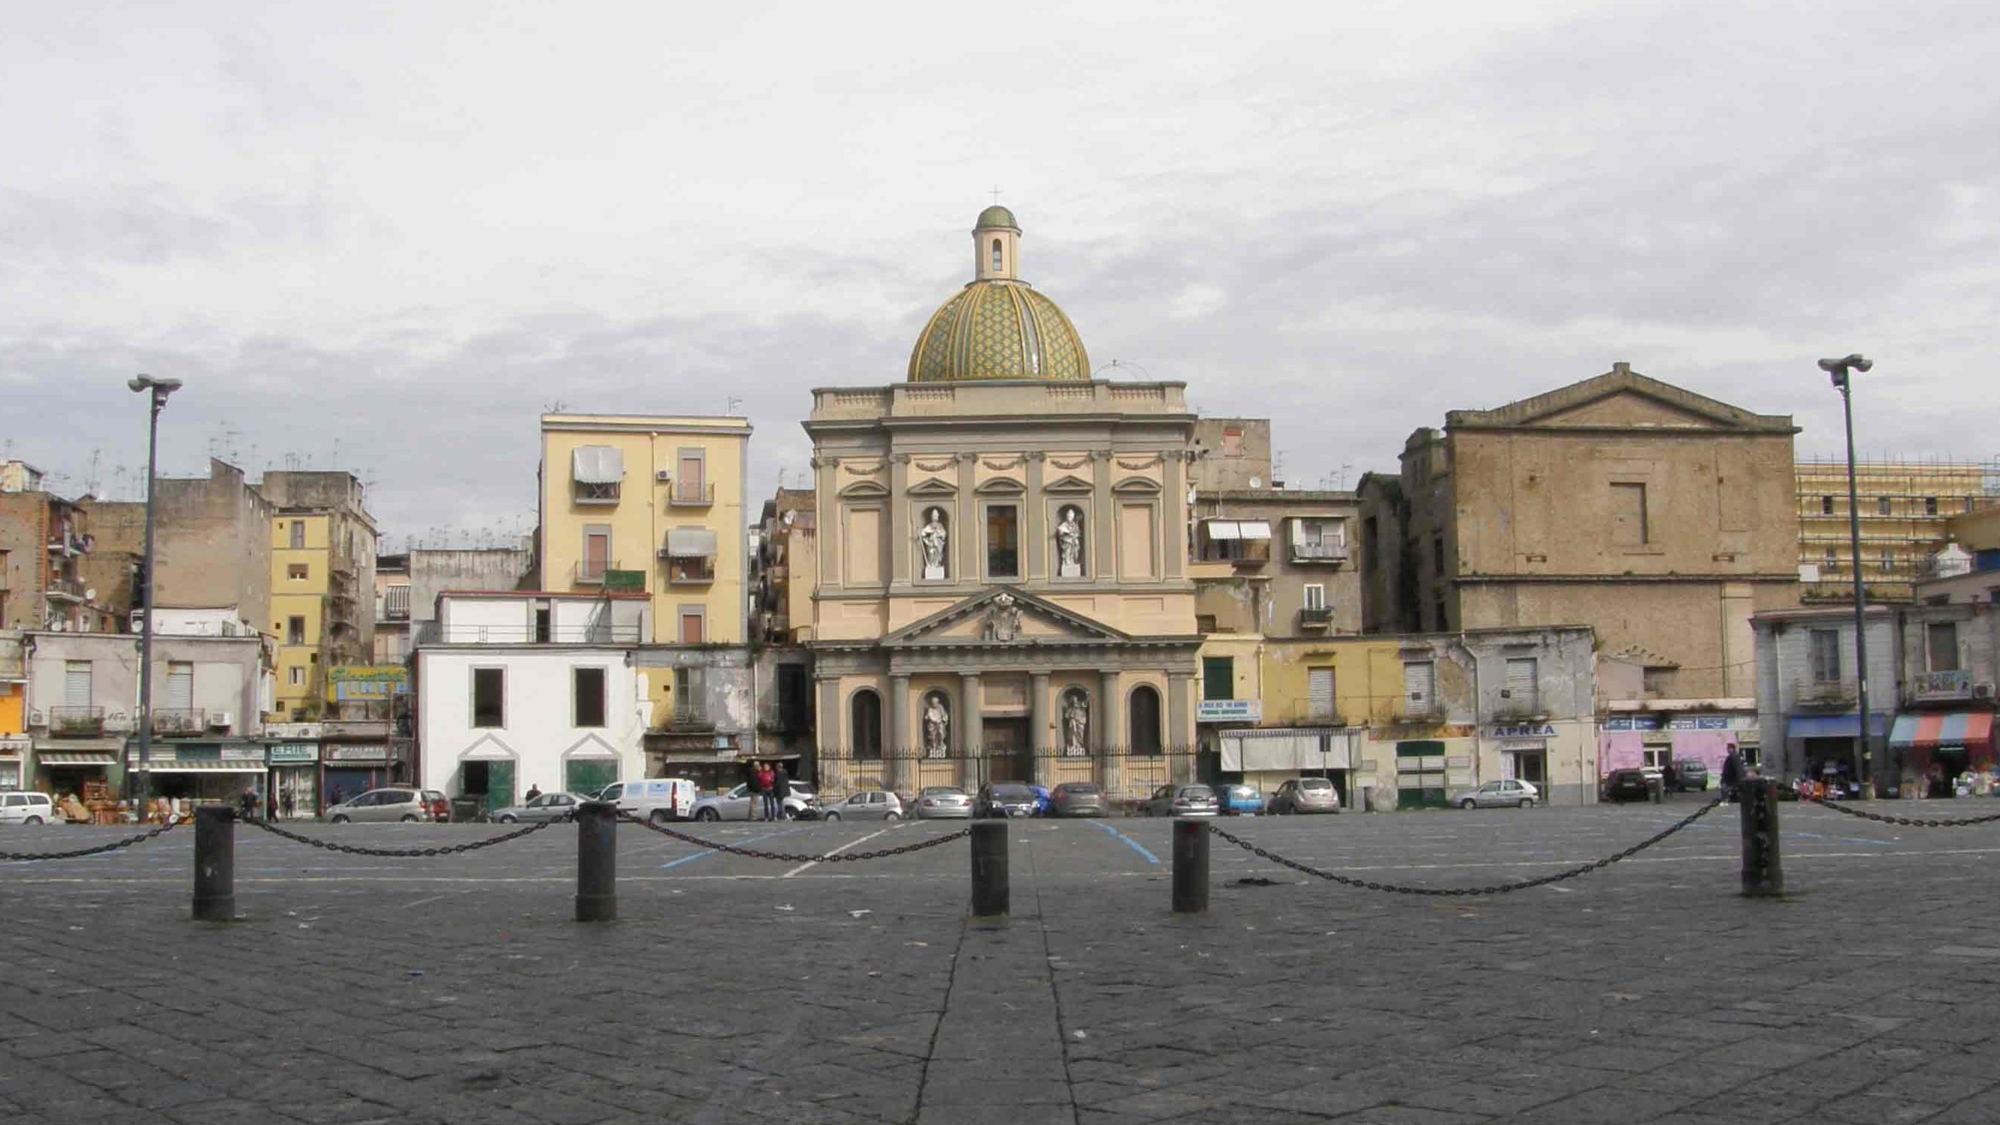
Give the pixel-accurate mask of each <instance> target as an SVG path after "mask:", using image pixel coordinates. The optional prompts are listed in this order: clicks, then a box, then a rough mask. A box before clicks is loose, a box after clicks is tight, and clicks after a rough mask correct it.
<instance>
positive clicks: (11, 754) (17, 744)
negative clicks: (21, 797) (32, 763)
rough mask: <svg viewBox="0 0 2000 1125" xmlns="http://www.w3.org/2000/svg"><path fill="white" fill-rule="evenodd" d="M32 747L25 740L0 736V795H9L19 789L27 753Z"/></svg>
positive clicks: (30, 743)
mask: <svg viewBox="0 0 2000 1125" xmlns="http://www.w3.org/2000/svg"><path fill="white" fill-rule="evenodd" d="M33 746H34V743H32V742H30V741H29V740H28V739H26V738H13V737H9V736H6V735H0V793H11V792H13V791H14V790H16V789H19V788H20V787H21V777H22V775H23V774H24V773H25V772H26V770H25V768H24V767H25V766H26V763H27V760H28V751H29V750H30V749H31V748H33Z"/></svg>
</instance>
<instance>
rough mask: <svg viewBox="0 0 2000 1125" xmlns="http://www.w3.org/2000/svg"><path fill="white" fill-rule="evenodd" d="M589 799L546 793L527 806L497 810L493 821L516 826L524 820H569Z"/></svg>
mask: <svg viewBox="0 0 2000 1125" xmlns="http://www.w3.org/2000/svg"><path fill="white" fill-rule="evenodd" d="M587 799H588V798H584V797H579V796H577V795H576V794H574V793H563V792H560V791H558V792H555V793H544V794H542V795H541V796H539V797H536V798H535V799H534V800H532V801H529V802H528V803H527V804H525V805H514V806H511V807H509V808H504V809H496V810H494V812H493V816H492V819H494V820H497V821H499V822H500V823H502V824H514V823H517V822H519V821H523V820H527V821H535V820H568V819H570V818H571V817H573V816H575V815H576V807H577V806H578V805H580V804H582V803H583V802H584V801H585V800H587Z"/></svg>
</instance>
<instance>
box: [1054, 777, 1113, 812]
mask: <svg viewBox="0 0 2000 1125" xmlns="http://www.w3.org/2000/svg"><path fill="white" fill-rule="evenodd" d="M1049 815H1050V816H1103V815H1104V790H1102V789H1100V788H1098V787H1097V786H1095V785H1092V784H1090V783H1089V782H1087V781H1065V782H1063V783H1062V784H1061V785H1058V786H1056V787H1055V789H1053V790H1051V791H1050V793H1049Z"/></svg>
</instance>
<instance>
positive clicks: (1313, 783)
mask: <svg viewBox="0 0 2000 1125" xmlns="http://www.w3.org/2000/svg"><path fill="white" fill-rule="evenodd" d="M1299 788H1301V789H1331V788H1333V782H1331V781H1328V780H1327V779H1325V778H1323V777H1302V778H1300V779H1299Z"/></svg>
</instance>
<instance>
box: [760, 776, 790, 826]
mask: <svg viewBox="0 0 2000 1125" xmlns="http://www.w3.org/2000/svg"><path fill="white" fill-rule="evenodd" d="M791 795H792V779H791V776H790V775H789V774H787V773H786V772H785V767H784V766H783V765H782V764H779V763H774V762H752V763H750V808H751V811H752V819H755V820H783V819H784V818H785V798H787V797H789V796H791Z"/></svg>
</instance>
